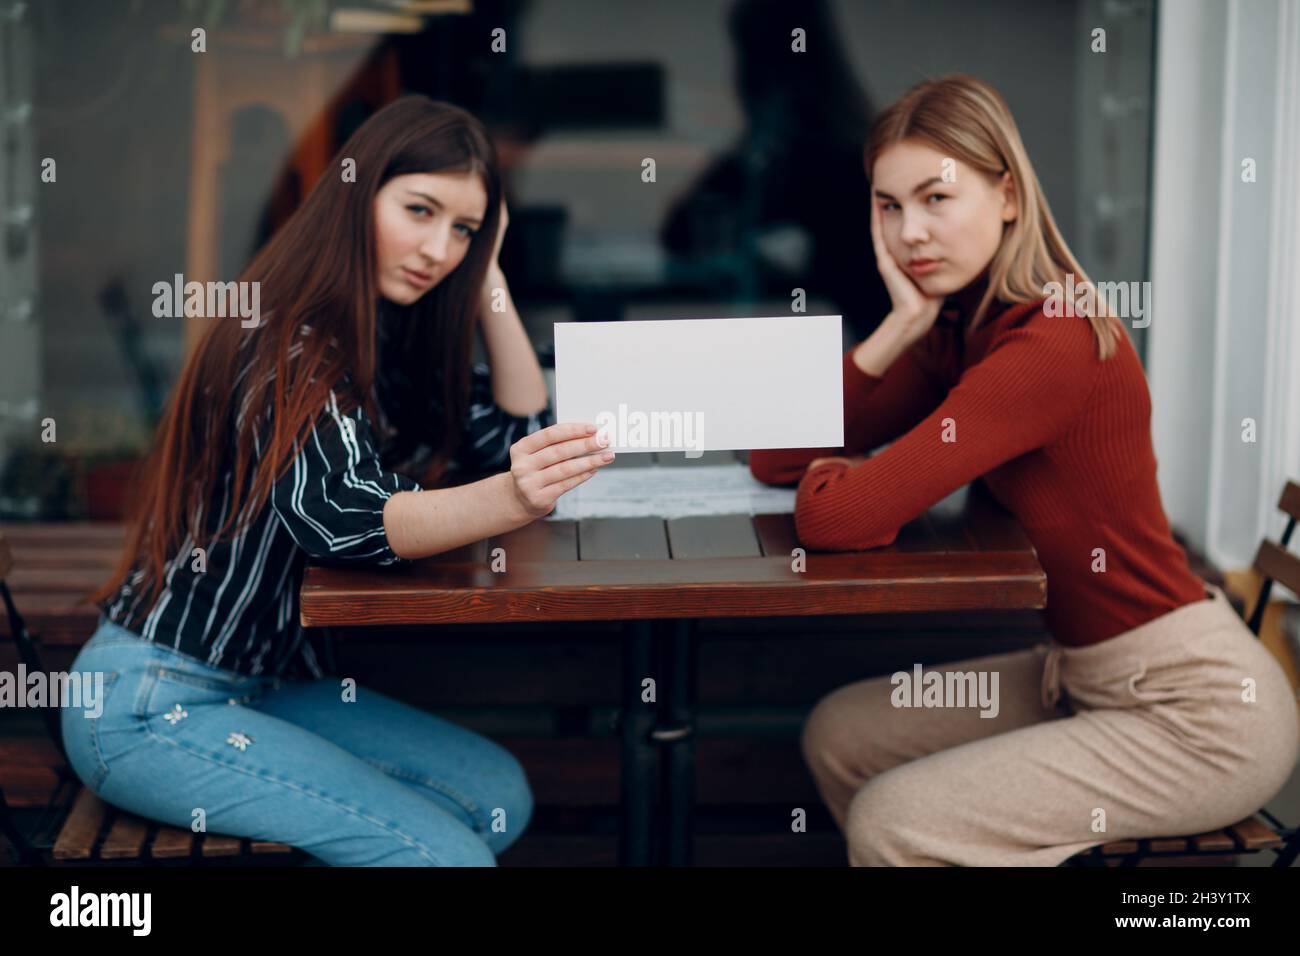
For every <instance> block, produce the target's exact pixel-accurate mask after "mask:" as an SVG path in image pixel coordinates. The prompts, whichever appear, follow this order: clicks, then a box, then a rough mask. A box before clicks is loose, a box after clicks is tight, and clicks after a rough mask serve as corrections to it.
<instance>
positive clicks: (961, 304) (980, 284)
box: [939, 270, 997, 325]
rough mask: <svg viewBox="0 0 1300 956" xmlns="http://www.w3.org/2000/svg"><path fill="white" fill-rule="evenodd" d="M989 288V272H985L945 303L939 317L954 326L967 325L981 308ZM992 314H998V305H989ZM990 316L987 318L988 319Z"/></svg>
mask: <svg viewBox="0 0 1300 956" xmlns="http://www.w3.org/2000/svg"><path fill="white" fill-rule="evenodd" d="M988 287H989V276H988V271H987V270H986V271H984V272H983V273H981V274H980V276H979V277H978V278H976V279H974V280H973V281H972V282H970V284H968V285H967V286H966V287H965V288H963V289H958V290H957V291H956V292H953V293H952V294H951V295H949V296H948V297H947V298H946V299H944V301H943V305H942V306H941V307H940V309H939V315H940V316H941V317H942V318H943V319H944V321H946V322H948V323H949V324H952V325H967V324H969V323H970V320H971V319H972V318H973V317H974V315H975V310H976V309H978V308H979V304H980V299H982V298H983V297H984V293H985V292H986V291H987V290H988ZM989 306H990V309H989V311H990V313H991V314H995V313H996V312H997V309H996V303H989ZM990 317H991V315H990V316H985V318H986V319H988V318H990Z"/></svg>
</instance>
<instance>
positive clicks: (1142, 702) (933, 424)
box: [751, 76, 1300, 866]
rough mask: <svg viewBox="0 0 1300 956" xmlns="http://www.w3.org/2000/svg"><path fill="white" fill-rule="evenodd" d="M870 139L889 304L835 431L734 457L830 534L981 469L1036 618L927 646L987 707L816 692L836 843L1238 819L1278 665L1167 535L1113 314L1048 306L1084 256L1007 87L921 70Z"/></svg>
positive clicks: (814, 753) (1286, 731) (808, 754)
mask: <svg viewBox="0 0 1300 956" xmlns="http://www.w3.org/2000/svg"><path fill="white" fill-rule="evenodd" d="M865 160H866V171H867V175H868V177H869V178H870V180H871V185H872V202H873V208H872V238H873V243H874V247H875V255H876V265H877V268H878V269H879V270H880V273H881V275H882V276H883V277H884V279H885V282H886V284H887V285H888V287H889V290H890V295H891V298H892V302H893V309H892V311H891V312H890V313H889V315H888V316H886V318H885V319H884V321H883V322H882V323H881V325H880V326H879V327H878V328H877V330H876V331H875V332H874V333H872V335H871V336H870V337H869V338H867V339H866V340H865V341H864V342H862V343H861V344H860V345H858V346H857V347H856V348H854V349H853V350H851V351H850V352H849V353H848V354H847V355H846V356H845V358H844V392H845V394H844V415H845V446H844V448H842V449H820V450H800V451H785V450H779V451H755V452H754V453H753V454H752V456H751V468H752V470H753V473H754V475H755V476H756V477H758V478H759V479H761V480H764V481H767V482H770V483H787V482H793V481H796V480H797V481H798V482H799V490H798V497H797V505H796V511H795V520H796V525H797V528H798V533H799V537H800V539H801V541H802V542H803V543H804V544H806V545H807V546H809V547H810V548H813V549H824V550H850V549H863V548H873V547H878V546H881V545H886V544H889V543H890V542H892V541H893V540H894V538H895V536H896V535H897V533H898V531H899V529H900V528H901V527H902V526H903V525H904V524H906V523H907V522H908V521H910V520H912V519H913V518H915V517H917V516H918V515H920V514H922V513H923V512H924V511H925V510H926V509H927V508H929V507H930V506H931V505H933V504H934V503H935V502H937V501H939V500H941V499H942V498H944V497H946V496H947V495H949V494H950V493H951V492H953V491H954V490H956V489H958V488H960V487H961V486H963V485H965V484H966V483H968V482H970V481H972V480H974V479H976V478H981V479H982V480H983V481H984V483H985V484H986V485H987V486H988V488H989V490H990V491H991V492H992V493H993V495H994V496H995V497H996V498H997V499H998V500H999V501H1000V502H1001V503H1002V504H1003V505H1004V506H1005V507H1006V508H1007V509H1008V510H1010V511H1011V512H1012V513H1013V514H1014V515H1015V516H1016V518H1017V519H1018V520H1019V522H1020V523H1021V524H1022V525H1023V526H1024V528H1025V530H1026V532H1027V533H1028V535H1029V536H1030V538H1031V540H1032V541H1033V544H1034V546H1035V548H1036V549H1037V551H1038V555H1039V558H1040V560H1041V562H1042V564H1043V567H1044V568H1045V570H1046V572H1047V578H1048V604H1047V610H1046V623H1047V625H1048V628H1049V630H1050V632H1051V637H1052V640H1051V641H1050V642H1049V643H1047V644H1042V645H1039V646H1037V647H1034V648H1031V649H1028V650H1024V651H1019V652H1016V653H1011V654H1001V655H996V656H990V657H982V658H977V659H973V660H965V661H960V662H957V663H952V664H947V665H944V666H943V667H942V668H940V670H942V671H945V672H948V671H960V672H977V673H978V672H990V673H997V674H998V675H999V690H1000V701H999V707H998V709H997V713H996V716H994V717H991V718H990V717H985V716H981V710H980V708H979V707H978V706H968V707H965V708H961V707H902V706H895V702H896V701H895V694H894V691H895V688H896V684H895V683H894V682H892V681H891V679H890V677H889V676H887V675H886V676H882V677H877V678H874V679H871V680H864V681H859V682H857V683H853V684H849V685H848V686H845V687H841V688H840V689H838V690H836V691H834V692H833V693H831V694H829V695H828V696H826V697H825V698H824V699H823V700H821V701H820V702H819V703H818V705H817V707H816V708H815V709H814V710H813V712H812V714H811V715H810V717H809V719H808V721H807V724H806V726H805V729H804V735H803V740H802V746H803V752H804V756H805V759H806V760H807V761H808V764H809V767H810V769H811V771H812V774H813V777H814V779H815V781H816V783H817V786H818V789H819V790H820V792H821V795H822V797H823V799H824V800H825V801H826V803H827V805H828V807H829V808H830V811H831V813H832V815H833V816H834V818H835V820H836V822H837V823H838V824H839V826H840V828H841V829H842V830H843V832H844V834H845V836H846V838H847V840H848V845H849V859H850V862H851V863H853V864H855V865H961V866H970V865H1036V866H1055V865H1058V864H1060V863H1062V862H1063V861H1065V860H1066V859H1068V858H1069V857H1071V856H1073V855H1074V854H1076V853H1078V852H1080V851H1082V850H1084V849H1087V848H1088V847H1091V846H1094V845H1096V844H1098V843H1103V842H1107V841H1111V840H1118V839H1124V838H1131V837H1153V836H1159V835H1162V834H1165V835H1168V834H1185V833H1194V832H1199V831H1203V830H1210V829H1215V828H1218V827H1221V826H1224V825H1226V824H1229V823H1233V822H1235V821H1237V820H1239V819H1241V818H1242V817H1244V816H1247V815H1248V814H1250V813H1252V812H1253V811H1255V810H1256V809H1258V808H1259V807H1260V806H1261V805H1263V804H1264V803H1266V802H1267V801H1268V800H1270V799H1271V798H1272V797H1273V796H1274V795H1275V794H1276V793H1277V792H1278V790H1279V789H1280V788H1281V787H1282V785H1283V783H1284V782H1285V781H1286V779H1287V778H1288V776H1289V775H1290V773H1291V770H1292V767H1293V766H1294V764H1295V762H1296V757H1297V745H1298V741H1300V721H1298V719H1297V711H1296V704H1295V701H1294V699H1293V697H1292V692H1291V687H1290V685H1289V683H1288V681H1287V678H1286V676H1285V675H1284V673H1283V671H1282V670H1281V668H1280V667H1279V665H1278V664H1277V662H1276V661H1275V660H1274V659H1273V657H1272V656H1271V655H1270V654H1269V652H1268V651H1267V650H1266V649H1265V648H1264V647H1263V646H1261V645H1260V643H1259V642H1258V641H1256V640H1255V639H1254V637H1253V636H1252V635H1251V633H1250V632H1249V631H1248V630H1247V628H1246V627H1245V625H1244V624H1243V623H1242V621H1241V620H1240V619H1239V618H1238V617H1237V615H1236V614H1235V613H1234V611H1233V609H1232V607H1231V606H1230V605H1229V604H1228V602H1227V600H1226V598H1225V596H1224V595H1223V593H1222V591H1221V590H1219V589H1218V588H1216V587H1214V586H1212V585H1208V584H1206V583H1205V582H1203V581H1201V580H1200V579H1198V578H1197V577H1196V576H1195V575H1194V574H1193V573H1192V572H1191V570H1190V569H1189V567H1188V563H1187V558H1186V555H1185V554H1184V552H1183V551H1182V549H1181V548H1180V547H1179V546H1178V545H1177V543H1176V542H1175V541H1174V540H1173V538H1172V536H1171V533H1170V528H1169V524H1168V520H1167V518H1166V517H1165V513H1164V510H1163V506H1162V504H1161V501H1160V494H1159V490H1158V487H1157V484H1156V461H1155V456H1154V454H1153V451H1152V444H1151V427H1150V416H1151V404H1150V396H1149V394H1148V392H1147V387H1146V381H1145V378H1144V376H1143V371H1142V366H1141V364H1140V363H1139V360H1138V357H1137V354H1136V353H1135V351H1134V349H1133V346H1132V343H1131V342H1130V340H1129V338H1128V335H1127V333H1126V331H1125V329H1124V326H1123V324H1122V323H1121V321H1120V320H1119V319H1118V318H1117V317H1114V316H1109V315H1106V314H1105V311H1106V310H1105V309H1104V308H1093V309H1085V311H1087V312H1089V313H1090V314H1087V315H1079V314H1077V313H1078V309H1077V306H1078V305H1079V304H1080V303H1078V302H1075V303H1069V304H1068V306H1069V308H1068V309H1065V306H1066V305H1067V304H1065V303H1054V305H1060V306H1062V309H1065V312H1066V314H1064V315H1057V314H1056V313H1057V311H1058V310H1057V309H1055V308H1049V307H1048V305H1049V304H1048V302H1047V301H1046V297H1045V290H1046V289H1048V288H1050V286H1049V283H1053V282H1060V283H1064V282H1065V276H1066V275H1067V274H1071V273H1072V274H1073V277H1074V283H1075V286H1076V287H1077V286H1079V285H1081V284H1083V283H1086V282H1087V281H1088V279H1087V276H1086V275H1085V274H1084V272H1083V270H1082V269H1081V268H1080V267H1079V264H1078V263H1077V262H1076V261H1075V259H1074V256H1073V255H1072V254H1071V253H1070V250H1069V249H1068V248H1067V247H1066V244H1065V242H1064V240H1063V239H1062V238H1061V235H1060V233H1059V232H1058V230H1057V228H1056V225H1055V223H1054V222H1053V219H1052V215H1051V212H1050V211H1049V209H1048V206H1047V202H1046V200H1045V198H1044V196H1043V193H1042V189H1041V188H1040V186H1039V183H1038V179H1037V176H1036V175H1035V173H1034V170H1033V167H1032V166H1031V164H1030V162H1029V158H1028V156H1027V155H1026V153H1025V149H1024V146H1023V144H1022V143H1021V140H1020V135H1019V132H1018V131H1017V129H1016V125H1015V121H1014V120H1013V119H1012V117H1011V114H1010V111H1009V110H1008V108H1007V106H1006V103H1005V102H1004V101H1003V99H1002V97H1001V96H999V95H998V93H997V92H996V91H995V90H993V89H992V88H990V87H989V86H988V85H986V84H984V83H982V82H980V81H978V80H975V79H972V78H970V77H963V76H948V77H944V78H942V79H939V80H935V81H927V82H924V83H921V84H919V85H917V86H916V87H914V88H913V89H911V90H910V91H909V92H908V93H907V94H905V95H904V96H903V98H902V99H901V100H899V101H898V102H897V103H895V104H894V105H893V106H891V107H890V108H889V109H887V110H886V111H885V112H884V113H882V114H881V116H880V117H879V118H878V119H877V121H876V124H875V126H874V128H873V131H872V134H871V137H870V139H869V141H868V143H867V147H866V155H865ZM1082 304H1083V305H1084V306H1086V305H1087V302H1086V301H1085V302H1083V303H1082ZM1054 316H1055V317H1054ZM886 443H891V444H889V447H888V448H887V449H885V450H884V451H882V452H880V453H879V454H876V455H873V456H871V457H869V458H863V457H862V454H863V453H866V452H870V451H872V450H873V449H876V448H877V447H878V446H880V445H883V444H886ZM846 455H847V456H851V457H845V456H846Z"/></svg>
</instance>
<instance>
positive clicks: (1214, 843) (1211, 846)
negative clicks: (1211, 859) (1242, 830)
mask: <svg viewBox="0 0 1300 956" xmlns="http://www.w3.org/2000/svg"><path fill="white" fill-rule="evenodd" d="M1192 844H1193V845H1194V846H1195V847H1196V849H1198V850H1200V851H1202V852H1205V853H1221V852H1225V851H1228V850H1234V849H1236V847H1237V844H1236V841H1234V840H1233V839H1232V834H1230V833H1228V831H1226V830H1213V831H1211V832H1209V833H1198V834H1196V836H1194V837H1192Z"/></svg>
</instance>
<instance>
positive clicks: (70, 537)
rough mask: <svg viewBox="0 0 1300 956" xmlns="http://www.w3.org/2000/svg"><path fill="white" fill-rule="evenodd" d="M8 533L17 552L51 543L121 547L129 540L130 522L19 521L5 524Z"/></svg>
mask: <svg viewBox="0 0 1300 956" xmlns="http://www.w3.org/2000/svg"><path fill="white" fill-rule="evenodd" d="M4 533H5V537H7V538H8V539H9V543H10V544H11V545H12V546H13V548H14V550H15V551H21V550H22V548H23V547H24V546H33V547H49V546H51V543H54V544H76V545H86V544H96V545H98V544H113V545H116V546H117V547H121V546H122V545H123V544H124V543H125V541H126V525H124V524H122V523H120V522H117V521H55V522H44V521H43V522H36V523H32V524H27V523H22V522H15V523H12V524H6V525H5V526H4Z"/></svg>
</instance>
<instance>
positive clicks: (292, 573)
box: [62, 97, 613, 865]
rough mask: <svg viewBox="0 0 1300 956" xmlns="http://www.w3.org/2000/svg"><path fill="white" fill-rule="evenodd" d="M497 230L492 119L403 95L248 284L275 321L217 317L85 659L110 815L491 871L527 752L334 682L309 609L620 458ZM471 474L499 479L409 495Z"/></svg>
mask: <svg viewBox="0 0 1300 956" xmlns="http://www.w3.org/2000/svg"><path fill="white" fill-rule="evenodd" d="M505 219H506V217H505V207H504V203H503V201H502V191H501V182H500V174H499V171H498V166H497V159H496V153H495V151H494V149H493V146H492V143H491V141H490V140H489V139H488V137H487V135H486V133H485V132H484V130H483V128H482V126H481V125H480V124H479V123H478V122H477V120H475V119H474V118H473V117H472V116H470V115H469V114H468V113H466V112H464V111H463V110H460V109H458V108H456V107H453V106H450V105H448V104H444V103H437V102H434V101H431V100H428V99H426V98H424V97H404V98H402V99H400V100H398V101H396V102H394V103H392V104H390V105H389V106H387V107H385V108H384V109H382V110H380V111H379V112H378V113H376V114H375V115H374V116H372V117H371V118H370V119H369V120H368V121H367V122H366V123H365V124H363V125H362V126H361V127H360V128H359V129H358V130H357V132H356V133H355V134H354V135H353V136H352V137H351V138H350V139H349V140H348V142H347V143H346V144H345V145H344V146H343V148H342V150H341V151H340V153H339V156H338V157H336V158H335V162H334V164H333V166H332V168H331V170H330V172H329V173H328V174H327V175H325V176H324V177H323V178H322V179H321V181H320V182H319V183H318V184H317V185H316V187H315V188H314V189H313V190H312V192H311V194H310V195H309V196H308V197H307V199H306V200H305V202H304V203H303V205H302V207H301V208H300V209H299V210H298V211H297V212H295V214H294V215H293V217H292V218H291V219H290V220H289V221H288V222H287V223H286V224H285V226H284V227H283V228H282V229H281V230H280V231H279V232H278V233H277V234H276V235H275V236H274V237H273V238H272V239H271V240H270V242H269V243H268V244H267V245H266V247H265V248H264V249H263V250H262V251H261V252H260V253H259V254H258V255H257V256H256V257H255V258H254V260H253V261H252V262H251V263H250V264H249V266H248V268H247V269H246V270H245V272H244V274H243V275H242V276H241V277H240V281H242V282H256V283H259V286H258V289H259V292H260V296H259V299H260V302H261V305H262V315H261V316H260V320H261V321H260V322H259V323H257V324H256V325H254V326H251V327H248V328H245V327H244V325H243V324H242V323H241V322H240V321H238V320H233V319H222V318H215V319H209V320H208V322H209V324H208V326H207V328H206V330H205V331H204V332H203V334H202V337H201V339H200V341H199V342H198V344H197V347H196V348H195V350H194V351H193V353H192V354H191V355H190V357H189V359H188V360H187V361H186V363H185V366H184V369H183V371H182V372H181V375H180V379H179V381H178V382H177V384H176V387H175V389H174V392H173V394H172V397H171V402H170V404H169V406H168V409H167V412H166V415H165V417H164V419H163V422H162V423H161V425H160V427H159V430H158V434H157V436H156V440H155V444H154V448H153V449H152V452H151V454H150V456H149V458H148V460H147V462H146V463H145V465H144V467H143V469H142V471H141V475H140V479H139V483H138V485H137V487H136V488H135V500H136V503H137V513H136V514H135V515H134V521H133V523H132V526H131V531H130V534H129V536H128V541H127V547H126V550H125V552H124V555H123V559H122V563H121V566H120V567H119V568H118V571H117V573H116V574H115V575H114V577H113V579H112V580H110V581H109V582H107V583H106V584H105V586H104V587H103V588H102V589H100V591H99V592H97V593H96V594H95V595H94V599H95V600H96V601H98V602H99V604H100V606H101V608H102V609H103V611H104V616H103V617H102V618H101V622H100V626H99V628H98V629H97V630H96V632H95V634H94V635H93V637H92V638H91V640H90V641H89V642H88V643H87V644H86V645H85V647H84V648H83V649H82V651H81V653H80V655H79V656H78V658H77V662H76V664H75V665H74V666H75V668H76V669H78V670H90V671H102V672H104V673H105V675H106V694H105V697H106V699H105V702H104V705H103V714H102V716H99V717H97V718H94V719H85V717H83V715H82V714H81V713H80V712H78V711H75V710H66V711H64V713H63V715H62V726H63V734H64V739H65V743H66V745H67V749H68V753H69V758H70V760H71V763H72V765H73V768H74V769H75V770H76V772H77V774H78V775H79V776H80V777H81V779H82V780H83V782H84V783H85V784H86V786H88V787H90V788H91V789H92V790H94V791H95V792H96V793H98V794H99V795H100V796H101V797H103V798H104V799H105V800H107V801H108V802H110V803H113V804H115V805H117V806H119V807H123V808H125V809H127V810H130V811H132V812H135V813H137V814H139V815H141V816H144V817H146V818H149V819H154V820H159V821H163V822H165V823H169V824H172V825H175V826H181V827H190V826H192V825H196V821H199V820H201V821H202V825H203V827H204V828H205V829H207V830H209V831H212V832H218V833H225V834H230V835H234V836H246V837H252V838H256V839H261V840H273V841H278V842H282V843H287V844H291V845H293V846H296V847H300V848H302V849H304V850H306V851H307V852H308V853H310V854H312V855H313V856H315V857H317V858H318V859H320V860H322V861H324V862H326V863H330V864H345V865H346V864H351V865H372V864H384V865H394V864H400V865H491V864H492V863H493V862H494V860H495V854H496V853H498V852H500V851H501V850H502V849H504V848H505V847H506V846H508V845H509V844H510V843H512V842H513V841H514V840H515V839H517V838H518V836H519V835H520V833H521V832H522V831H523V829H524V828H525V827H526V826H527V824H528V821H529V818H530V816H531V813H532V799H531V794H530V792H529V789H528V785H527V781H526V780H525V778H524V774H523V771H522V769H521V768H520V766H519V764H518V762H517V761H516V760H515V759H514V758H513V757H512V756H511V755H510V754H508V753H507V752H505V751H504V750H502V749H501V748H500V747H498V746H497V745H495V744H494V743H492V742H491V741H489V740H487V739H485V738H483V737H481V736H479V735H477V734H474V733H472V732H470V731H468V730H466V729H463V728H460V727H457V726H455V725H453V724H451V723H448V722H446V721H444V720H441V719H439V718H437V717H435V716H433V715H431V714H428V713H425V712H423V711H420V710H417V709H415V708H412V707H409V706H406V705H404V704H401V703H399V702H398V701H395V700H392V699H390V698H387V697H384V696H383V695H380V694H378V693H376V692H374V691H371V690H369V689H366V688H364V687H361V688H354V687H352V686H351V684H350V682H348V681H340V680H339V679H338V678H333V679H331V678H327V677H325V676H324V675H323V673H322V670H321V668H320V665H319V663H318V661H317V658H316V654H315V652H314V650H313V648H312V645H311V642H310V640H309V639H308V638H307V636H306V635H305V634H304V632H303V630H302V628H301V627H300V626H299V623H298V598H297V594H298V589H299V585H300V583H301V580H302V573H303V568H304V566H305V564H306V562H307V560H308V559H315V560H318V561H322V562H333V563H344V564H352V565H395V564H398V563H401V562H403V561H407V560H410V559H414V558H420V557H425V556H428V555H431V554H436V553H439V552H442V551H447V550H450V549H452V548H456V547H459V546H460V545H463V544H466V543H468V542H472V541H478V540H481V539H483V538H487V537H489V536H491V535H495V534H501V533H503V532H506V531H509V530H511V529H514V528H517V527H520V526H522V525H525V524H527V523H529V522H531V521H533V520H535V519H537V518H539V517H542V516H544V515H546V514H547V513H549V512H550V511H551V509H552V508H553V506H554V504H555V501H556V499H557V498H558V497H559V496H560V495H561V494H563V493H564V492H565V491H567V490H569V489H570V488H573V487H574V486H576V485H577V484H579V483H581V482H582V481H585V480H586V479H587V478H588V477H590V476H591V475H592V474H594V472H595V470H596V469H597V468H598V467H599V466H600V465H601V464H603V463H604V462H605V461H607V460H610V459H612V457H613V456H612V455H611V454H610V453H608V452H605V451H603V450H602V447H601V443H600V441H599V440H598V438H597V436H596V434H595V433H596V429H595V426H594V425H590V424H556V425H552V424H548V423H549V420H550V408H549V405H548V399H547V391H546V385H545V380H544V378H543V377H542V373H541V369H540V368H539V367H538V364H537V359H536V357H535V355H534V353H533V351H532V348H531V346H530V344H529V341H528V338H527V336H526V334H525V332H524V329H523V326H522V323H521V322H520V320H519V316H518V314H517V312H516V311H515V309H514V306H513V304H512V303H511V301H510V296H509V292H508V286H507V284H506V280H505V277H504V276H503V275H502V273H501V270H500V267H499V266H498V264H497V253H498V251H499V249H500V245H501V237H502V235H503V232H504V229H505V225H506V222H505ZM476 327H477V328H479V329H481V331H482V335H483V341H484V345H485V347H486V351H487V353H488V357H489V365H487V366H472V364H471V362H472V349H473V344H474V334H475V329H476ZM455 468H459V469H463V470H465V471H469V472H475V473H482V472H495V474H493V475H492V476H491V477H488V478H485V479H482V480H479V481H473V482H469V483H463V484H460V485H458V486H456V487H443V488H432V489H428V490H422V489H421V485H420V483H419V482H417V481H416V480H414V479H413V478H412V477H410V476H412V475H419V476H422V477H423V478H425V479H429V478H433V477H437V476H440V475H442V474H444V473H446V472H448V471H449V470H451V469H455Z"/></svg>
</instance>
